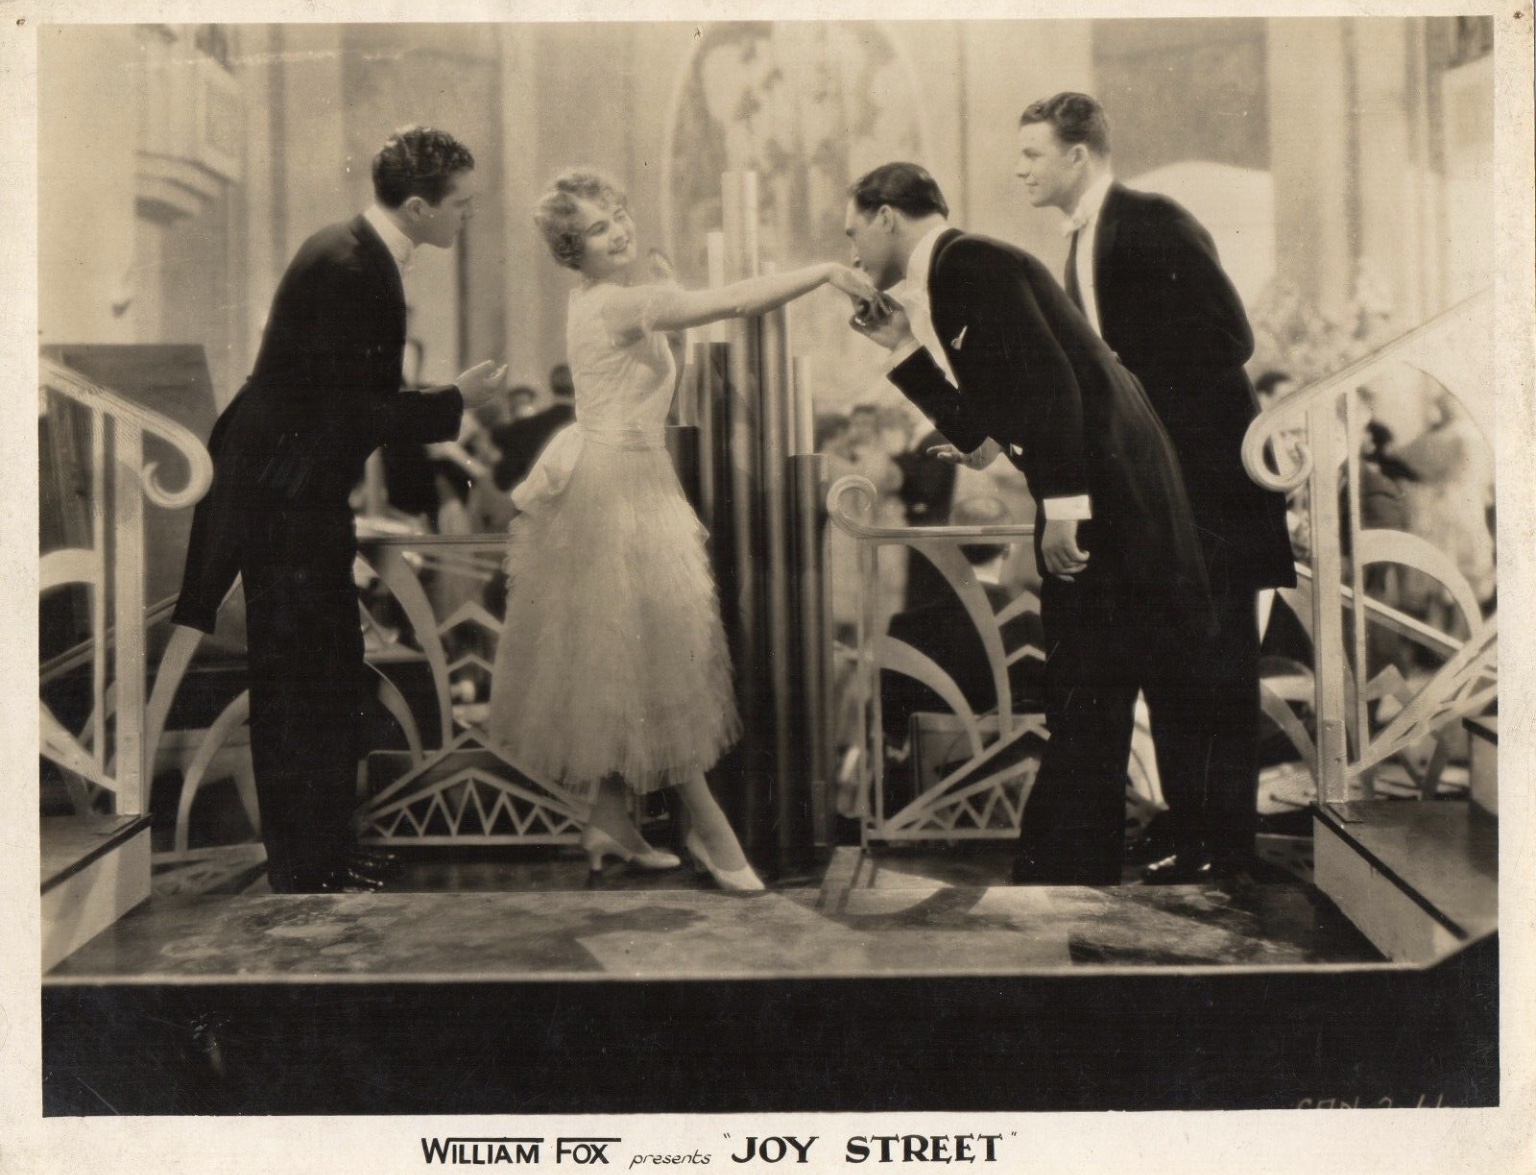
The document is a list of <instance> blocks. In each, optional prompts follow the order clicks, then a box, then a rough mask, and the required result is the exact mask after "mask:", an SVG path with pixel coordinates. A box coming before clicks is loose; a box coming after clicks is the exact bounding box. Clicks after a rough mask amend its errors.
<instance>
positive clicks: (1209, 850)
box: [1017, 93, 1296, 883]
mask: <svg viewBox="0 0 1536 1175" xmlns="http://www.w3.org/2000/svg"><path fill="white" fill-rule="evenodd" d="M1019 147H1020V153H1019V162H1018V167H1017V175H1018V176H1019V178H1020V179H1021V180H1022V181H1023V182H1024V187H1025V191H1026V193H1027V194H1028V198H1029V200H1030V202H1031V203H1032V204H1034V205H1035V206H1036V207H1047V208H1058V209H1060V210H1061V211H1062V212H1063V213H1065V214H1066V215H1067V217H1068V220H1067V223H1066V225H1065V228H1064V231H1066V232H1067V233H1068V234H1070V236H1071V242H1072V243H1071V247H1070V249H1069V253H1068V258H1067V267H1066V273H1065V282H1064V284H1065V285H1066V289H1067V294H1068V296H1069V297H1070V298H1071V299H1072V301H1073V303H1074V304H1075V305H1076V306H1077V307H1078V309H1079V310H1081V311H1082V312H1083V315H1084V317H1085V318H1086V319H1087V320H1088V323H1089V325H1090V326H1092V327H1093V328H1094V330H1096V331H1097V332H1098V334H1099V335H1100V336H1101V337H1102V338H1103V340H1104V342H1105V343H1107V344H1108V345H1109V347H1110V348H1111V349H1112V350H1113V351H1114V352H1115V353H1116V354H1117V355H1118V356H1119V359H1120V362H1121V363H1123V364H1125V366H1126V367H1128V368H1130V370H1131V371H1132V372H1133V373H1134V374H1135V375H1136V377H1137V379H1139V380H1140V381H1141V385H1142V387H1143V388H1144V389H1145V390H1146V393H1147V397H1148V399H1150V400H1151V401H1152V406H1153V407H1154V408H1156V409H1157V414H1158V417H1159V418H1160V419H1161V420H1162V422H1163V427H1164V428H1165V429H1166V430H1167V432H1168V436H1169V439H1170V440H1172V442H1173V446H1174V448H1175V450H1177V452H1178V455H1179V464H1180V465H1181V466H1182V467H1183V470H1184V485H1185V489H1186V490H1187V492H1188V494H1189V503H1190V508H1191V510H1192V511H1193V512H1194V518H1195V526H1196V529H1197V530H1198V532H1199V535H1200V540H1201V549H1202V554H1203V556H1204V559H1205V566H1206V572H1207V575H1208V576H1209V580H1210V585H1211V595H1212V600H1213V603H1214V606H1215V610H1216V616H1217V620H1218V623H1217V625H1216V627H1215V629H1214V631H1213V633H1212V635H1211V637H1210V638H1209V639H1208V640H1205V641H1202V642H1198V643H1195V644H1191V645H1190V646H1189V647H1188V648H1187V649H1185V650H1183V651H1182V652H1181V654H1180V655H1179V656H1178V657H1177V658H1176V659H1175V661H1174V663H1173V664H1172V665H1171V666H1170V669H1173V670H1178V669H1182V670H1184V671H1185V672H1170V673H1168V674H1165V675H1161V676H1159V677H1158V678H1156V679H1154V680H1153V681H1152V682H1151V683H1149V686H1148V688H1147V705H1148V708H1149V709H1150V711H1151V716H1152V736H1153V739H1154V741H1155V742H1156V744H1157V759H1158V771H1159V774H1160V775H1161V777H1162V786H1163V794H1164V796H1165V798H1166V799H1167V801H1168V805H1169V813H1168V821H1167V824H1168V829H1169V832H1170V834H1171V837H1170V839H1171V847H1172V849H1173V852H1172V854H1171V855H1170V856H1166V857H1163V858H1162V859H1160V860H1157V861H1154V862H1152V863H1151V864H1150V865H1149V866H1148V868H1147V870H1146V872H1145V874H1144V878H1145V880H1146V881H1149V882H1175V883H1177V882H1193V881H1199V880H1203V879H1205V878H1208V877H1212V876H1215V875H1219V874H1222V873H1230V872H1234V871H1237V870H1240V869H1242V868H1243V867H1244V866H1245V864H1246V863H1247V862H1248V861H1249V859H1250V858H1251V856H1252V852H1253V836H1254V830H1255V826H1256V821H1257V798H1258V744H1259V630H1258V607H1257V593H1258V591H1259V590H1260V589H1261V588H1268V587H1281V586H1286V587H1289V586H1292V585H1294V584H1295V582H1296V572H1295V566H1294V563H1293V561H1292V557H1291V544H1290V539H1289V536H1288V534H1287V531H1286V523H1285V496H1284V495H1283V494H1280V493H1276V492H1274V491H1271V490H1267V489H1264V488H1263V487H1261V486H1259V485H1258V484H1257V483H1255V482H1254V481H1253V480H1252V479H1251V478H1250V477H1249V476H1248V474H1247V472H1246V471H1245V470H1244V469H1243V462H1242V443H1243V436H1244V434H1245V433H1246V432H1247V430H1248V425H1249V423H1250V422H1251V421H1252V420H1253V418H1254V417H1255V416H1257V415H1258V412H1259V404H1258V400H1257V398H1256V397H1255V395H1254V389H1253V385H1252V384H1251V383H1250V382H1249V380H1248V375H1247V373H1246V372H1245V371H1244V370H1243V364H1244V363H1246V362H1247V361H1248V359H1249V358H1250V356H1252V354H1253V332H1252V330H1251V329H1250V327H1249V324H1248V317H1247V314H1246V313H1245V312H1244V310H1243V304H1242V300H1241V299H1240V298H1239V297H1238V295H1237V291H1236V290H1235V289H1234V288H1233V286H1232V283H1231V281H1229V280H1228V278H1227V275H1226V274H1225V273H1224V272H1223V271H1222V268H1221V262H1220V260H1219V259H1218V257H1217V255H1216V247H1215V245H1214V243H1213V242H1212V240H1211V236H1210V234H1209V233H1208V232H1206V230H1205V229H1204V228H1203V227H1202V226H1201V225H1200V223H1199V222H1198V221H1197V220H1195V218H1194V217H1193V216H1191V215H1190V214H1189V213H1188V212H1186V211H1185V210H1184V209H1183V208H1181V207H1180V206H1179V205H1178V204H1176V203H1174V202H1173V201H1172V200H1169V199H1167V198H1166V197H1163V196H1157V195H1153V194H1151V193H1149V192H1138V191H1134V190H1132V189H1130V188H1126V187H1123V186H1122V185H1120V184H1119V183H1116V182H1115V178H1114V172H1113V168H1112V165H1111V159H1110V146H1109V125H1108V122H1107V120H1106V119H1105V116H1104V111H1103V109H1102V107H1100V105H1099V103H1098V102H1097V101H1096V100H1094V99H1093V98H1091V97H1089V96H1088V95H1087V94H1075V93H1064V94H1057V95H1056V96H1054V97H1052V98H1047V99H1044V100H1043V101H1040V102H1036V103H1034V104H1033V105H1031V106H1030V107H1029V108H1028V109H1027V110H1025V111H1024V113H1023V115H1022V117H1021V118H1020V125H1019Z"/></svg>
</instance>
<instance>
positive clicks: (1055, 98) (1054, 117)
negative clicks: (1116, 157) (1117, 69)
mask: <svg viewBox="0 0 1536 1175" xmlns="http://www.w3.org/2000/svg"><path fill="white" fill-rule="evenodd" d="M1037 122H1047V123H1050V124H1051V130H1052V131H1054V132H1055V134H1056V138H1057V139H1059V140H1060V141H1061V143H1062V145H1063V146H1066V147H1074V146H1076V145H1077V144H1078V143H1081V144H1083V146H1085V147H1087V148H1088V150H1090V151H1092V152H1093V153H1094V154H1095V155H1108V154H1109V118H1108V117H1107V116H1106V115H1105V113H1104V107H1102V106H1100V105H1099V100H1098V99H1097V98H1095V97H1093V96H1092V95H1091V94H1078V93H1074V92H1073V91H1071V90H1067V91H1066V92H1064V93H1061V94H1054V95H1052V96H1051V97H1049V98H1042V99H1040V101H1038V102H1031V103H1030V104H1029V105H1028V106H1026V107H1025V108H1024V113H1023V114H1021V115H1019V125H1020V126H1030V125H1031V124H1033V123H1037Z"/></svg>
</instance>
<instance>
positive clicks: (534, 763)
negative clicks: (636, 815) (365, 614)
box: [488, 283, 740, 794]
mask: <svg viewBox="0 0 1536 1175" xmlns="http://www.w3.org/2000/svg"><path fill="white" fill-rule="evenodd" d="M617 292H619V287H617V286H614V285H612V284H609V283H597V284H594V285H590V286H587V287H584V288H582V289H579V290H576V291H574V292H573V293H572V294H571V300H570V309H569V318H568V321H567V324H566V345H567V356H568V360H569V362H570V366H571V374H572V376H573V377H574V380H575V384H576V423H575V424H573V425H571V426H569V427H568V428H567V429H565V430H564V431H563V432H561V433H559V434H557V435H556V436H555V438H554V439H553V440H552V441H551V442H550V444H549V445H548V447H547V448H546V449H545V451H544V453H543V454H542V455H541V456H540V458H539V460H538V461H537V463H536V464H535V465H534V467H533V469H532V470H531V471H530V472H529V474H528V476H527V477H526V478H525V479H524V481H523V482H522V483H521V484H520V485H519V486H518V487H517V488H516V489H514V491H513V494H512V498H513V501H514V503H515V504H516V505H517V506H518V508H519V509H520V510H521V511H522V513H521V514H520V515H518V517H517V518H515V519H513V521H512V524H511V526H510V527H509V533H508V558H507V575H508V579H509V586H508V592H507V610H506V620H505V623H504V625H503V627H502V633H501V638H500V642H499V644H498V647H497V650H496V667H495V673H494V677H493V682H492V687H491V702H490V713H489V718H488V732H489V734H490V736H491V738H492V740H493V741H494V742H496V743H498V744H500V745H502V746H504V747H505V748H506V750H507V752H508V754H509V755H510V756H511V757H512V758H513V760H514V761H515V762H517V763H518V764H519V765H521V766H522V767H524V768H525V769H527V770H529V771H531V772H534V773H536V774H538V775H541V776H543V777H544V778H546V779H549V780H551V781H553V782H556V783H560V784H562V785H564V786H566V787H570V788H575V789H581V790H585V791H587V792H588V793H589V794H590V792H591V788H592V786H593V785H595V784H596V783H597V782H598V781H599V780H601V779H603V778H604V777H605V776H608V775H610V774H613V773H618V774H620V775H622V776H623V777H624V779H625V781H626V782H627V783H628V784H629V786H630V787H631V788H633V789H634V790H635V791H638V792H647V791H653V790H655V789H657V788H661V787H667V786H670V785H675V784H678V783H681V782H683V781H684V780H685V779H687V778H688V777H689V776H691V775H692V774H694V773H696V772H699V771H702V770H705V769H707V768H708V767H710V766H711V765H713V764H714V762H715V761H716V760H717V759H718V758H719V757H720V755H721V754H722V753H723V752H724V751H725V750H726V748H728V747H729V746H730V745H731V743H732V742H734V741H735V739H736V736H737V734H738V733H739V730H740V722H739V720H738V718H737V714H736V702H735V695H734V691H733V687H732V678H731V665H730V655H729V653H728V652H727V650H726V644H725V635H724V632H723V629H722V626H721V622H720V610H719V603H718V600H717V596H716V590H715V582H714V577H713V575H712V573H711V571H710V566H709V561H708V558H707V557H706V554H705V548H704V541H705V538H706V534H705V530H704V527H703V525H702V524H701V523H700V522H699V519H698V516H697V515H695V514H694V512H693V508H692V507H691V506H690V505H689V503H688V499H687V498H686V497H685V496H684V495H683V490H682V485H681V484H680V483H679V481H678V479H677V474H676V472H675V471H674V469H673V467H672V460H671V457H670V456H669V454H668V453H667V450H666V447H665V428H666V417H667V410H668V408H669V407H670V405H671V401H672V391H673V386H674V384H675V382H676V368H675V365H674V363H673V359H672V352H671V349H670V347H669V346H668V345H667V340H666V338H665V336H664V335H661V334H659V333H656V332H653V331H651V330H648V329H647V330H643V331H642V332H640V333H638V334H636V335H634V336H632V337H630V338H628V339H615V338H613V337H612V336H611V335H610V333H609V330H608V328H607V325H606V324H605V322H604V319H603V306H604V305H605V304H606V302H607V301H608V299H609V298H610V297H611V296H612V295H614V294H615V293H617Z"/></svg>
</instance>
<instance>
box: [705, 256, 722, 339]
mask: <svg viewBox="0 0 1536 1175" xmlns="http://www.w3.org/2000/svg"><path fill="white" fill-rule="evenodd" d="M704 246H705V250H706V254H707V256H708V264H709V287H710V289H712V290H718V289H719V288H720V287H721V286H723V285H725V234H724V233H723V232H721V233H707V234H705V237H704ZM725 338H726V324H725V323H724V322H723V321H722V322H713V323H710V326H709V341H710V342H711V343H723V342H725Z"/></svg>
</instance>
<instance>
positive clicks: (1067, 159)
mask: <svg viewBox="0 0 1536 1175" xmlns="http://www.w3.org/2000/svg"><path fill="white" fill-rule="evenodd" d="M1086 150H1087V149H1086V148H1083V149H1081V150H1078V149H1076V148H1070V147H1067V146H1066V145H1065V144H1064V143H1063V142H1062V141H1061V140H1060V139H1058V138H1057V137H1056V128H1055V127H1053V126H1051V124H1050V123H1048V122H1032V123H1029V124H1028V125H1026V126H1021V127H1020V128H1019V161H1018V164H1017V165H1016V166H1015V167H1014V169H1013V174H1014V175H1016V176H1018V177H1019V179H1021V180H1022V181H1023V182H1024V196H1025V198H1026V199H1027V200H1028V201H1029V202H1030V203H1031V204H1033V205H1034V206H1035V207H1036V208H1059V209H1061V210H1062V211H1063V212H1071V211H1072V209H1073V207H1074V206H1075V205H1076V204H1077V198H1078V196H1079V195H1081V191H1080V187H1081V183H1082V179H1083V172H1084V167H1085V166H1086V160H1085V159H1084V158H1083V155H1084V154H1085V152H1086Z"/></svg>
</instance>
